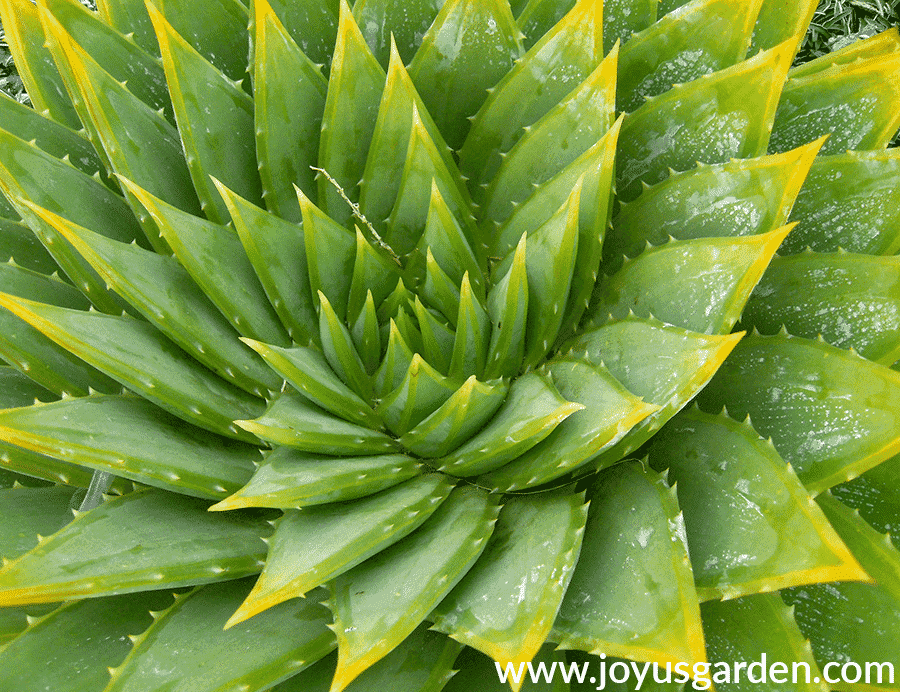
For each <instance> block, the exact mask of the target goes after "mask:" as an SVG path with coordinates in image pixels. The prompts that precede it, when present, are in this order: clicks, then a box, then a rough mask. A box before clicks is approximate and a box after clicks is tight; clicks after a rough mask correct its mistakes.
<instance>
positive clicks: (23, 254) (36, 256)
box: [0, 219, 59, 276]
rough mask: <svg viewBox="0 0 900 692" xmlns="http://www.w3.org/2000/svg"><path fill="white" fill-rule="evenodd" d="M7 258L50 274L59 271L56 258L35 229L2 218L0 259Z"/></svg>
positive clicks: (0, 222)
mask: <svg viewBox="0 0 900 692" xmlns="http://www.w3.org/2000/svg"><path fill="white" fill-rule="evenodd" d="M6 260H12V261H13V262H15V263H16V264H17V265H18V266H20V267H23V268H24V269H30V270H32V271H35V272H38V273H39V274H45V275H48V276H49V275H50V274H53V273H54V272H56V271H59V265H58V264H57V263H56V260H54V259H53V256H52V255H51V254H50V253H49V252H47V249H46V248H45V247H44V246H43V245H41V241H40V240H38V238H37V236H36V235H35V234H34V231H32V230H31V229H30V228H28V226H26V225H24V224H21V223H18V222H16V221H12V220H10V219H0V261H6Z"/></svg>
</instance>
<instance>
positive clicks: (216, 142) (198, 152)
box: [147, 2, 262, 223]
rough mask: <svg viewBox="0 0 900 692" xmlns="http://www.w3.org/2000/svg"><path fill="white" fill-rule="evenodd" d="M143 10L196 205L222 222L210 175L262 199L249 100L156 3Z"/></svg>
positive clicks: (220, 205) (221, 208) (222, 207)
mask: <svg viewBox="0 0 900 692" xmlns="http://www.w3.org/2000/svg"><path fill="white" fill-rule="evenodd" d="M147 9H148V11H149V13H150V19H151V20H152V21H153V26H154V28H155V29H156V36H157V38H158V39H159V46H160V50H161V52H162V58H163V66H164V67H165V71H166V80H167V82H168V84H169V93H170V94H171V95H172V105H173V106H174V108H175V119H176V121H177V122H178V134H179V135H180V137H181V142H182V144H183V146H184V153H185V160H186V161H187V166H188V170H189V171H190V174H191V180H192V181H193V185H194V188H195V189H196V191H197V196H198V197H199V198H200V208H201V210H202V211H203V212H204V213H205V214H206V216H207V217H208V218H209V219H211V220H212V221H216V222H218V223H227V222H228V219H229V218H230V217H229V215H228V210H227V209H226V208H225V204H224V202H223V201H222V198H221V197H220V196H219V193H218V192H217V191H216V188H215V185H213V182H212V180H211V179H210V176H215V177H216V178H217V179H218V180H221V181H222V182H223V183H224V184H225V185H227V186H228V187H229V188H231V189H232V190H234V191H235V192H236V193H238V194H239V195H241V196H242V197H244V198H245V199H249V200H250V201H251V202H254V203H257V202H259V203H261V201H262V187H261V183H260V179H259V171H258V169H257V162H256V147H255V146H254V144H255V141H256V139H255V137H254V124H253V100H252V99H251V98H250V97H249V96H248V95H247V94H246V93H245V92H244V91H243V89H241V88H240V87H239V86H237V85H235V83H234V82H233V81H232V80H231V79H229V78H228V77H226V76H225V75H224V74H222V73H221V72H220V71H219V70H218V69H217V68H216V67H214V66H213V65H212V64H210V63H209V62H208V61H207V60H206V59H205V58H204V57H203V56H201V55H200V54H199V53H198V52H197V51H196V50H195V49H194V48H193V47H192V46H191V45H190V44H189V43H188V42H187V41H185V40H184V38H182V37H181V36H180V35H179V34H178V33H177V32H176V31H175V29H173V28H172V25H171V24H170V23H169V22H168V21H167V19H166V18H165V16H164V15H163V14H162V12H160V10H158V9H157V8H156V6H155V5H153V4H152V3H149V2H148V3H147Z"/></svg>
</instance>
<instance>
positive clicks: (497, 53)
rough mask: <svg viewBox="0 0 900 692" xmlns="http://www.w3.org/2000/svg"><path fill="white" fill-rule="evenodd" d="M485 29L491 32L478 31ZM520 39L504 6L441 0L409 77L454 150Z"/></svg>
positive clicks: (497, 1) (487, 0) (516, 53)
mask: <svg viewBox="0 0 900 692" xmlns="http://www.w3.org/2000/svg"><path fill="white" fill-rule="evenodd" d="M486 25H489V26H491V27H494V29H493V30H492V31H489V32H488V31H484V29H483V27H484V26H486ZM521 35H522V34H521V32H520V31H519V27H518V25H517V24H516V21H515V19H513V16H512V13H511V12H510V9H509V4H508V3H506V2H501V0H447V2H445V3H444V5H443V7H442V8H441V11H440V12H439V13H438V15H437V18H435V20H434V23H433V24H432V25H431V27H430V28H429V29H428V31H427V32H426V33H425V35H424V36H423V37H422V42H421V44H420V46H419V48H418V50H417V51H416V55H415V57H414V58H413V61H412V63H411V64H410V66H409V74H410V76H411V77H412V80H413V82H415V84H416V88H417V89H418V90H419V93H420V94H422V100H423V101H424V102H425V106H426V108H427V109H428V112H429V113H431V114H432V116H434V119H435V122H437V123H438V124H439V125H440V129H441V132H443V133H444V136H445V137H446V138H447V143H448V144H449V145H450V146H451V147H453V148H454V149H458V148H459V147H460V145H462V143H463V141H464V140H465V137H466V134H467V133H468V130H469V122H468V120H467V118H468V117H469V116H472V115H475V113H476V111H478V109H479V108H480V107H481V105H482V104H483V103H484V101H485V99H486V98H487V95H488V89H489V88H491V87H493V86H494V85H495V84H497V82H498V81H499V80H500V78H501V77H503V75H505V74H506V73H507V72H508V71H509V70H510V68H512V66H513V63H514V61H515V60H516V59H517V58H519V57H521V55H522V52H523V51H522V43H521ZM451 46H452V48H450V47H451Z"/></svg>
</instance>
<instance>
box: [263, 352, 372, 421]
mask: <svg viewBox="0 0 900 692" xmlns="http://www.w3.org/2000/svg"><path fill="white" fill-rule="evenodd" d="M246 343H247V344H248V345H249V346H250V347H251V348H252V349H254V350H255V351H257V352H258V353H259V354H260V355H261V356H262V357H263V358H265V359H266V362H267V363H268V364H269V365H270V366H271V367H272V369H273V370H275V371H276V372H277V373H278V374H280V375H281V376H282V377H283V378H284V379H285V380H287V381H288V382H290V383H291V385H293V387H294V388H295V389H296V390H297V391H298V392H300V393H301V394H303V395H304V396H306V397H307V398H308V399H309V400H310V401H312V402H313V403H314V404H316V405H317V406H320V407H322V408H323V409H325V410H326V411H328V412H329V413H333V414H334V415H336V416H339V417H341V418H343V419H345V420H349V421H352V422H354V423H357V424H359V425H367V426H370V427H376V428H377V427H380V425H381V421H380V419H379V418H378V416H377V415H375V412H374V411H373V410H372V407H371V406H369V404H368V403H367V402H365V401H363V400H362V399H360V398H359V396H358V395H357V394H356V393H354V392H353V390H352V389H350V388H349V387H348V386H347V385H345V384H344V383H343V382H342V381H341V380H340V378H338V376H337V375H335V374H334V370H332V369H331V367H330V366H329V365H328V361H327V360H326V359H325V356H324V355H322V353H321V352H320V351H316V350H314V349H312V348H308V347H305V346H298V347H295V348H290V349H288V348H280V347H278V346H269V345H268V344H264V343H261V342H259V341H253V340H251V339H247V341H246Z"/></svg>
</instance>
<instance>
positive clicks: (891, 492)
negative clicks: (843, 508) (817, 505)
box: [829, 456, 900, 536]
mask: <svg viewBox="0 0 900 692" xmlns="http://www.w3.org/2000/svg"><path fill="white" fill-rule="evenodd" d="M898 486H900V456H896V457H891V458H890V459H888V460H887V461H883V462H881V463H880V464H878V466H876V467H875V468H874V469H869V470H868V471H866V472H865V473H864V474H862V475H861V476H860V477H859V478H854V479H853V480H852V481H848V482H847V483H841V484H840V485H836V486H834V487H833V488H832V489H831V490H830V491H829V492H831V494H832V495H834V496H835V497H836V498H838V499H839V500H840V501H841V502H843V503H844V504H845V505H847V506H849V507H853V508H854V509H858V510H859V513H860V514H861V515H862V516H863V518H864V519H865V520H866V521H867V522H869V524H870V525H871V526H873V527H874V528H875V529H876V530H878V531H881V532H883V533H888V532H889V533H891V534H892V535H894V536H900V497H898V496H897V493H896V492H895V489H896V488H897V487H898Z"/></svg>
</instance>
